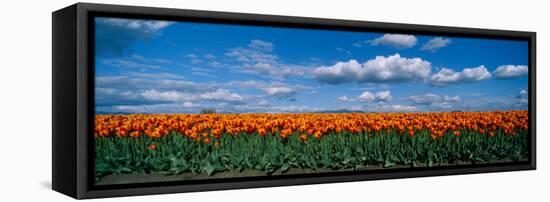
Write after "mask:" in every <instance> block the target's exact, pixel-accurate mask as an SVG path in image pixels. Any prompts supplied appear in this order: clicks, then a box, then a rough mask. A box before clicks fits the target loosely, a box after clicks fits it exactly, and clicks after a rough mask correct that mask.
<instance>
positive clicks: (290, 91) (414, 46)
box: [95, 18, 529, 113]
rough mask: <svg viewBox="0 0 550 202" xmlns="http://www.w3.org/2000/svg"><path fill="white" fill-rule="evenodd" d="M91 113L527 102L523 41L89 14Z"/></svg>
mask: <svg viewBox="0 0 550 202" xmlns="http://www.w3.org/2000/svg"><path fill="white" fill-rule="evenodd" d="M95 27H96V36H95V37H96V44H95V46H96V56H95V64H96V66H95V71H96V98H95V99H96V111H98V112H102V113H198V112H200V110H201V109H205V108H215V109H216V110H217V111H219V112H226V113H252V112H269V113H284V112H292V113H295V112H317V111H337V110H351V111H374V112H387V111H398V112H409V111H492V110H512V109H527V84H528V79H527V74H528V69H529V68H528V67H527V64H528V44H527V42H525V41H510V40H493V39H474V38H458V37H447V36H427V35H406V34H399V33H374V32H373V33H367V32H349V31H333V30H314V29H296V28H282V27H264V26H243V25H226V24H211V23H189V22H170V21H151V20H136V19H117V18H96V20H95Z"/></svg>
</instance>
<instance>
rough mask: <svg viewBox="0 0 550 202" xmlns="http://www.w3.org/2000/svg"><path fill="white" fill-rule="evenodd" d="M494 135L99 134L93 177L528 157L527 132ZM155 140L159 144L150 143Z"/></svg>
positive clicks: (286, 169)
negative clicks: (201, 138)
mask: <svg viewBox="0 0 550 202" xmlns="http://www.w3.org/2000/svg"><path fill="white" fill-rule="evenodd" d="M516 132H517V134H515V135H505V134H504V133H503V131H502V130H500V129H499V130H497V131H495V133H494V134H495V135H494V136H493V137H489V136H488V135H487V134H479V133H477V132H473V131H460V136H458V137H456V136H453V135H452V134H450V133H449V134H445V135H443V136H442V137H440V138H436V139H435V140H433V139H432V138H431V137H430V134H429V132H428V131H415V135H414V137H410V136H409V135H405V134H398V133H396V132H395V131H389V133H388V132H378V133H360V134H350V133H347V132H345V131H344V132H342V133H340V134H334V133H330V134H328V135H325V136H323V137H322V138H320V139H315V138H313V137H311V136H308V139H307V140H306V141H305V142H304V141H303V140H301V139H300V138H299V135H297V134H293V135H291V136H289V137H287V138H286V139H282V138H281V137H280V136H279V134H269V133H268V134H267V135H265V136H263V137H262V136H260V135H258V134H251V135H247V134H240V135H233V136H232V135H225V134H224V135H221V137H220V138H219V139H212V141H211V142H210V143H209V144H205V143H204V142H198V141H196V140H193V139H190V138H188V137H185V136H183V135H181V134H178V133H176V132H172V133H171V134H170V135H167V136H164V137H162V138H158V139H153V138H149V137H147V136H141V137H139V138H131V137H125V138H119V137H116V136H114V137H100V138H96V139H95V149H96V153H95V176H96V179H97V180H99V179H100V178H101V177H103V176H105V175H109V174H122V173H165V174H181V173H203V174H207V175H213V174H215V173H216V172H223V171H229V170H237V171H243V170H245V169H254V170H261V171H264V172H265V173H266V174H267V175H271V174H273V173H274V172H276V171H280V172H283V173H284V172H287V171H288V170H289V169H291V168H300V169H312V170H315V169H319V168H329V169H354V170H357V169H361V168H364V167H368V166H380V167H392V166H395V165H402V166H403V165H404V166H410V167H415V166H418V165H419V164H422V165H425V166H440V165H446V164H453V163H457V162H469V163H476V162H491V161H497V160H514V161H517V160H524V159H526V158H527V156H528V151H527V150H528V143H527V137H528V133H527V131H516ZM406 134H408V133H406ZM150 145H155V146H156V148H155V149H150V148H148V147H149V146H150Z"/></svg>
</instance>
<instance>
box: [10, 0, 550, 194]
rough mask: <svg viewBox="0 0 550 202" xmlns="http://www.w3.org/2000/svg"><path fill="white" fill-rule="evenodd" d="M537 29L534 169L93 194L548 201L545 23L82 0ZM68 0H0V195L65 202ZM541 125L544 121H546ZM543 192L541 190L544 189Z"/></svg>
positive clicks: (527, 17)
mask: <svg viewBox="0 0 550 202" xmlns="http://www.w3.org/2000/svg"><path fill="white" fill-rule="evenodd" d="M91 2H97V3H118V4H127V5H140V6H157V7H172V8H187V9H201V10H214V11H233V12H249V13H260V14H277V15H291V16H307V17H323V18H339V19H353V20H368V21H382V22H400V23H415V24H429V25H445V26H460V27H477V28H492V29H510V30H525V31H536V32H537V40H538V41H537V46H538V50H537V52H538V54H537V59H538V61H537V63H538V68H537V80H538V82H537V86H538V92H537V96H538V98H537V103H539V104H538V106H537V108H538V109H537V114H538V116H537V125H538V128H537V130H538V133H537V154H538V159H537V161H538V168H537V170H536V171H522V172H507V173H493V174H475V175H458V176H448V177H426V178H413V179H398V180H381V181H368V182H353V183H336V184H323V185H308V186H287V187H277V188H257V189H244V190H231V191H211V192H201V193H186V194H169V195H154V196H140V197H122V198H114V199H101V200H109V201H111V200H112V201H132V202H135V201H187V202H188V201H224V202H229V201H239V202H243V201H256V202H257V201H262V202H267V201H277V202H280V201H343V200H346V201H347V200H351V201H378V200H384V201H386V200H391V201H410V200H412V201H417V200H418V201H420V200H421V201H446V202H447V201H449V202H450V201H461V202H465V201H472V200H474V201H514V202H519V201H531V200H535V201H545V200H549V199H550V191H548V190H550V189H549V187H550V171H549V170H548V169H550V168H549V167H550V165H549V164H550V161H549V160H548V159H547V158H548V157H549V152H550V145H549V144H550V142H549V140H550V139H549V138H548V137H547V135H548V134H549V133H550V127H549V124H548V122H546V121H549V120H548V119H549V115H548V113H549V112H550V109H549V107H550V95H549V93H548V90H545V87H549V85H550V79H548V80H547V79H546V78H545V77H546V76H549V75H550V68H548V65H549V59H548V57H545V56H550V55H549V51H550V50H549V48H550V40H549V39H548V37H549V36H550V26H549V25H548V19H550V14H548V12H549V11H548V8H550V7H549V6H548V5H544V4H545V3H546V1H541V0H537V1H531V0H521V1H517V0H515V1H508V0H500V1H494V2H490V1H479V0H460V1H454V2H447V1H440V0H432V1H425V0H402V1H392V0H376V1H365V0H363V1H348V0H332V1H320V0H315V1H310V2H306V1H299V0H252V1H245V0H231V1H228V0H225V1H223V0H220V1H213V0H179V1H177V0H173V1H166V0H164V1H161V0H143V1H91ZM73 3H75V1H65V0H55V1H24V0H20V1H15V0H12V1H8V0H4V1H1V3H0V4H1V5H0V8H2V9H1V11H0V30H1V32H0V33H1V35H0V51H1V52H0V137H1V138H0V139H1V141H0V190H2V191H1V192H0V201H35V200H40V201H68V200H70V198H69V197H67V196H64V195H61V194H59V193H57V192H54V191H51V190H50V186H51V12H52V11H54V10H57V9H60V8H63V7H65V6H68V5H71V4H73ZM545 122H546V124H545ZM544 190H546V191H544Z"/></svg>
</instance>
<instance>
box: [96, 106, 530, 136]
mask: <svg viewBox="0 0 550 202" xmlns="http://www.w3.org/2000/svg"><path fill="white" fill-rule="evenodd" d="M95 124H96V127H95V136H96V137H107V136H118V137H134V138H137V137H140V136H142V135H146V136H149V137H151V138H160V137H162V136H165V135H167V134H170V133H171V132H172V131H176V132H178V133H180V134H183V135H185V136H187V137H189V138H192V139H195V140H201V139H204V137H207V136H208V137H213V138H219V137H220V136H221V135H222V134H225V135H239V134H252V133H258V134H259V135H260V136H264V135H266V134H268V133H269V134H278V135H280V136H281V137H282V138H286V137H287V136H289V135H291V134H299V135H301V136H302V138H305V137H304V136H312V137H314V138H316V139H319V138H321V137H322V136H323V135H326V134H329V133H331V132H333V133H341V132H343V131H346V132H349V133H353V134H358V133H365V132H379V131H390V130H396V131H397V132H398V133H407V134H409V135H410V136H414V133H415V131H422V130H428V131H430V134H431V137H432V138H433V139H435V138H438V137H441V136H442V135H443V134H445V133H446V132H447V131H453V134H454V135H457V136H458V135H460V132H459V131H460V130H473V131H478V132H479V133H480V134H487V135H489V136H493V135H494V131H495V130H497V129H503V130H504V133H505V134H514V133H515V130H527V129H528V113H527V111H505V112H441V113H351V114H319V113H310V114H154V115H150V114H132V115H97V116H96V119H95Z"/></svg>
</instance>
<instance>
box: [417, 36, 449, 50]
mask: <svg viewBox="0 0 550 202" xmlns="http://www.w3.org/2000/svg"><path fill="white" fill-rule="evenodd" d="M451 43H452V41H451V39H447V38H443V37H435V38H433V39H431V40H429V41H428V42H426V43H425V44H424V45H422V47H421V48H420V50H425V51H432V52H435V51H437V50H439V49H440V48H443V47H445V46H448V45H449V44H451Z"/></svg>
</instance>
